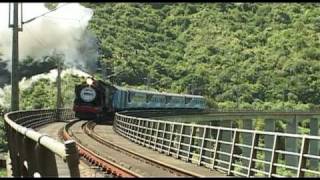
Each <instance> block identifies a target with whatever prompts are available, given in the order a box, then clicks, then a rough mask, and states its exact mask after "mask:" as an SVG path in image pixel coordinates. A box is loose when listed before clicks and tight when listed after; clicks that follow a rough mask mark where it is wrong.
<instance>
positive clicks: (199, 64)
mask: <svg viewBox="0 0 320 180" xmlns="http://www.w3.org/2000/svg"><path fill="white" fill-rule="evenodd" d="M83 5H85V6H86V7H90V8H92V9H93V10H94V15H93V17H92V19H91V21H90V23H89V30H90V31H92V32H94V33H95V35H96V36H97V38H98V39H99V41H100V46H101V52H100V53H101V62H102V63H101V64H104V65H105V66H104V67H103V68H104V69H106V70H107V73H108V74H109V75H110V74H115V75H116V76H113V78H112V79H111V80H112V81H113V82H115V83H117V84H124V83H125V84H127V85H135V86H139V85H146V84H148V85H149V86H150V87H152V88H155V89H158V90H160V91H171V92H193V93H195V94H201V95H205V96H206V97H208V99H210V100H211V101H210V102H211V104H216V103H217V102H218V104H219V103H220V105H222V106H234V105H235V103H236V102H237V104H240V106H241V107H246V106H248V107H250V106H254V107H260V108H274V106H275V105H278V106H281V107H282V106H286V107H288V108H292V107H295V106H296V105H295V104H308V103H309V104H319V103H320V64H319V60H320V49H319V44H320V34H319V33H320V4H315V3H284V4H283V3H170V4H168V3H164V4H163V3H153V4H150V3H94V4H91V3H84V4H83ZM222 102H227V103H222ZM250 104H251V105H250ZM262 104H264V105H262ZM266 104H267V105H266ZM301 107H302V106H301ZM303 107H306V106H303ZM308 107H309V105H308Z"/></svg>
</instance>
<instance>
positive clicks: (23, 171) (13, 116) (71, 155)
mask: <svg viewBox="0 0 320 180" xmlns="http://www.w3.org/2000/svg"><path fill="white" fill-rule="evenodd" d="M73 118H74V114H73V112H72V110H70V109H58V110H33V111H16V112H10V113H8V114H6V115H5V128H6V133H7V134H6V135H7V139H8V146H9V154H10V159H11V166H12V175H13V176H14V177H38V176H40V177H58V176H59V175H58V167H57V161H56V156H58V157H60V158H62V159H63V161H64V163H65V164H66V166H67V168H68V169H69V174H70V176H71V177H79V176H80V172H79V167H78V164H79V155H78V151H77V148H76V143H75V142H74V141H66V142H64V143H61V142H59V141H57V140H55V139H53V138H50V137H48V136H46V135H44V134H40V133H38V132H36V131H34V130H33V129H32V128H36V127H38V126H41V125H44V124H47V123H50V122H54V121H66V120H70V119H73Z"/></svg>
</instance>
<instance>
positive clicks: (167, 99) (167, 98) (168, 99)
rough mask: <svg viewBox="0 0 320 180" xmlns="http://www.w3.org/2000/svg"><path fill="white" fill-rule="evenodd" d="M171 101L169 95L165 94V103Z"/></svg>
mask: <svg viewBox="0 0 320 180" xmlns="http://www.w3.org/2000/svg"><path fill="white" fill-rule="evenodd" d="M170 101H171V97H170V96H166V104H168V103H169V102H170Z"/></svg>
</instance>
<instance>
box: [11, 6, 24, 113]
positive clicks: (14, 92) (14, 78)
mask: <svg viewBox="0 0 320 180" xmlns="http://www.w3.org/2000/svg"><path fill="white" fill-rule="evenodd" d="M10 16H11V5H10V3H9V28H12V67H11V111H16V110H19V66H18V64H19V42H18V40H19V36H18V35H19V31H22V25H21V28H19V7H18V3H16V2H15V3H13V24H11V22H10ZM21 20H22V5H21ZM21 22H22V21H21Z"/></svg>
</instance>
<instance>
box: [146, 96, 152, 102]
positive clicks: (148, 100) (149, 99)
mask: <svg viewBox="0 0 320 180" xmlns="http://www.w3.org/2000/svg"><path fill="white" fill-rule="evenodd" d="M151 98H152V94H147V99H146V101H147V103H148V102H150V101H151Z"/></svg>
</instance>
